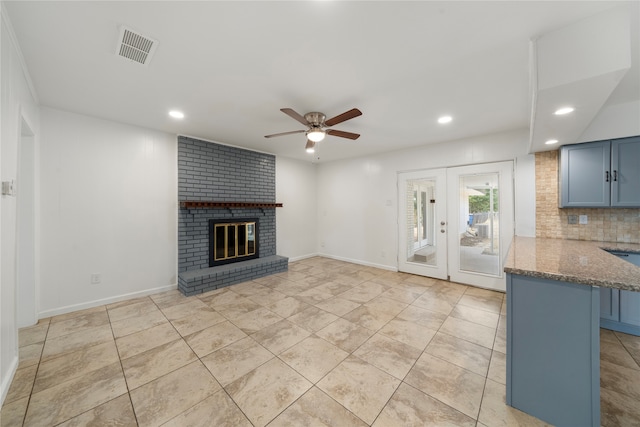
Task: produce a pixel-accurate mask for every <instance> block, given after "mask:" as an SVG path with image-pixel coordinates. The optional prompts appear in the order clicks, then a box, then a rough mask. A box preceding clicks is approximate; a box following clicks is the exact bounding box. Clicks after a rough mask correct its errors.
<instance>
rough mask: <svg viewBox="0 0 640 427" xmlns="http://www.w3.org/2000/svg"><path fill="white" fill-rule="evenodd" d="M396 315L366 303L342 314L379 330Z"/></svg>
mask: <svg viewBox="0 0 640 427" xmlns="http://www.w3.org/2000/svg"><path fill="white" fill-rule="evenodd" d="M394 317H395V316H394V315H392V314H389V313H385V312H382V311H379V310H378V309H377V308H374V307H367V306H366V305H362V306H360V307H358V308H356V309H355V310H353V311H350V312H349V313H347V314H345V315H344V316H342V318H343V319H346V320H348V321H350V322H352V323H355V324H356V325H358V326H362V327H364V328H367V329H370V330H372V331H377V330H379V329H380V328H382V327H383V326H384V325H386V324H387V323H388V322H389V321H390V320H391V319H393V318H394Z"/></svg>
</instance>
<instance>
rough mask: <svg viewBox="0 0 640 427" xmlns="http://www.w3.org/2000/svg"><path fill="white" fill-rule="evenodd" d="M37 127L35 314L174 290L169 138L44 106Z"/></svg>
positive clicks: (173, 158)
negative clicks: (38, 252)
mask: <svg viewBox="0 0 640 427" xmlns="http://www.w3.org/2000/svg"><path fill="white" fill-rule="evenodd" d="M41 133H42V138H41V141H42V142H41V168H40V179H41V181H40V188H41V215H40V216H41V227H42V232H41V257H40V263H41V264H40V268H41V287H40V317H45V316H51V315H54V314H59V313H64V312H69V311H74V310H78V309H82V308H86V307H91V306H96V305H100V304H105V303H108V302H112V301H116V300H119V299H124V298H131V297H134V296H138V295H144V294H148V293H152V292H158V291H160V290H164V289H171V288H175V287H176V274H177V253H176V251H177V248H176V242H177V235H176V233H177V209H178V205H177V138H176V136H175V135H170V134H167V133H163V132H159V131H154V130H149V129H144V128H139V127H135V126H130V125H126V124H121V123H115V122H111V121H107V120H101V119H96V118H92V117H87V116H82V115H78V114H73V113H68V112H63V111H60V110H55V109H51V108H42V109H41ZM94 273H99V274H101V276H102V283H100V284H92V283H91V275H92V274H94Z"/></svg>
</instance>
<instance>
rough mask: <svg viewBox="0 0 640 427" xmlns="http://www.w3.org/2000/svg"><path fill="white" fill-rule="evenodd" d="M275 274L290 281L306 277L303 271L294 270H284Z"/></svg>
mask: <svg viewBox="0 0 640 427" xmlns="http://www.w3.org/2000/svg"><path fill="white" fill-rule="evenodd" d="M276 276H278V277H282V278H283V279H287V280H291V281H294V282H296V281H298V280H304V278H305V277H307V275H306V274H303V273H298V272H295V271H284V272H281V273H276Z"/></svg>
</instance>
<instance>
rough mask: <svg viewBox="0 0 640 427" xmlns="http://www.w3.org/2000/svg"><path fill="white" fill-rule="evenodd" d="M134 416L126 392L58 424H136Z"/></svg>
mask: <svg viewBox="0 0 640 427" xmlns="http://www.w3.org/2000/svg"><path fill="white" fill-rule="evenodd" d="M136 425H137V423H136V416H135V415H134V413H133V407H132V406H131V400H130V399H129V395H128V394H123V395H122V396H120V397H116V398H115V399H113V400H110V401H109V402H107V403H103V404H102V405H100V406H96V407H95V408H93V409H91V410H89V411H87V412H85V413H83V414H81V415H78V416H77V417H74V418H71V419H70V420H69V421H67V422H64V423H62V424H59V427H84V426H96V427H97V426H123V427H126V426H131V427H133V426H136Z"/></svg>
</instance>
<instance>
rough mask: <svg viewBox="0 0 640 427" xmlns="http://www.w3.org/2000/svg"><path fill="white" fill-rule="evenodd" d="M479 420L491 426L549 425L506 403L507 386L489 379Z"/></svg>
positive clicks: (533, 426) (532, 426)
mask: <svg viewBox="0 0 640 427" xmlns="http://www.w3.org/2000/svg"><path fill="white" fill-rule="evenodd" d="M478 421H480V422H481V423H483V424H485V425H487V426H491V427H494V426H495V427H513V426H531V427H535V426H548V424H546V423H545V422H543V421H541V420H539V419H537V418H535V417H532V416H531V415H529V414H526V413H524V412H522V411H519V410H517V409H515V408H512V407H511V406H507V404H506V403H505V386H504V385H502V384H499V383H497V382H495V381H492V380H489V379H488V380H487V384H486V386H485V390H484V395H483V396H482V407H481V408H480V415H479V417H478Z"/></svg>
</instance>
